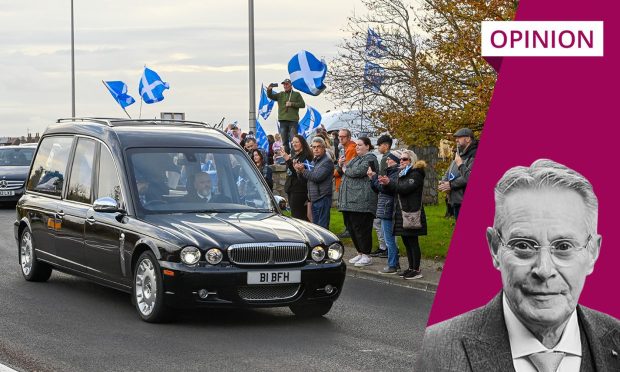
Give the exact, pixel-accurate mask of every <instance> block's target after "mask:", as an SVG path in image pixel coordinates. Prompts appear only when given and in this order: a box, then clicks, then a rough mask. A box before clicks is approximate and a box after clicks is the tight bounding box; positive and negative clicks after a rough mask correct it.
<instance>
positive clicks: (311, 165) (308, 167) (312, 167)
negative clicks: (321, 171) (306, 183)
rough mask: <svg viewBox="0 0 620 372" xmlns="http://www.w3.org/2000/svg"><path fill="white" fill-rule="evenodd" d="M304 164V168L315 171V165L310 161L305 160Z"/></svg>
mask: <svg viewBox="0 0 620 372" xmlns="http://www.w3.org/2000/svg"><path fill="white" fill-rule="evenodd" d="M303 164H304V168H306V169H307V170H309V171H311V170H313V169H314V164H312V163H311V162H310V161H309V160H304V162H303Z"/></svg>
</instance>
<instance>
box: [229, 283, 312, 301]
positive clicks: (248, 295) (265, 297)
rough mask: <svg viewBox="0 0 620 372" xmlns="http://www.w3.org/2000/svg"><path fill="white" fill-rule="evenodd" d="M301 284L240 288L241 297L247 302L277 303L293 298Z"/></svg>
mask: <svg viewBox="0 0 620 372" xmlns="http://www.w3.org/2000/svg"><path fill="white" fill-rule="evenodd" d="M299 288H301V284H272V285H252V286H247V287H239V289H238V290H237V291H238V293H239V297H241V298H242V299H244V300H245V301H277V300H288V299H290V298H293V297H295V296H296V295H297V293H298V292H299Z"/></svg>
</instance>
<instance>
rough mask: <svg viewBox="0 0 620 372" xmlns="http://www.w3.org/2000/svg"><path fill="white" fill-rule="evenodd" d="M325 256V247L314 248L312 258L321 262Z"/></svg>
mask: <svg viewBox="0 0 620 372" xmlns="http://www.w3.org/2000/svg"><path fill="white" fill-rule="evenodd" d="M324 258H325V249H323V247H314V248H312V259H313V260H315V261H316V262H321V261H323V259H324Z"/></svg>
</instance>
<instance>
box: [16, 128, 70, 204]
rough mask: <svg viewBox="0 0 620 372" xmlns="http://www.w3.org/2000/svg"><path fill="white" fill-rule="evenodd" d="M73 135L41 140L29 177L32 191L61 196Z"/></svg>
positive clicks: (29, 187)
mask: <svg viewBox="0 0 620 372" xmlns="http://www.w3.org/2000/svg"><path fill="white" fill-rule="evenodd" d="M72 144H73V137H70V136H58V137H46V138H44V139H43V140H42V141H41V144H40V145H39V150H38V151H37V155H36V157H35V159H34V163H33V164H32V170H31V171H30V176H29V177H28V186H27V189H28V190H30V191H36V192H41V193H45V194H50V195H55V196H60V195H61V193H62V187H63V185H64V180H65V172H66V170H67V162H68V161H69V154H70V152H71V145H72Z"/></svg>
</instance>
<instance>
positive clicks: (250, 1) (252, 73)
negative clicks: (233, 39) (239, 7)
mask: <svg viewBox="0 0 620 372" xmlns="http://www.w3.org/2000/svg"><path fill="white" fill-rule="evenodd" d="M248 28H249V35H248V36H249V37H248V39H249V49H250V61H249V62H250V63H249V70H250V131H252V132H254V134H256V92H255V91H254V86H255V85H256V82H255V60H254V0H248Z"/></svg>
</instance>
